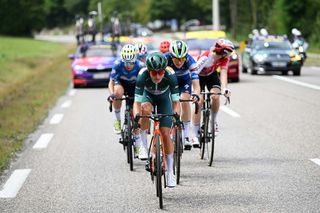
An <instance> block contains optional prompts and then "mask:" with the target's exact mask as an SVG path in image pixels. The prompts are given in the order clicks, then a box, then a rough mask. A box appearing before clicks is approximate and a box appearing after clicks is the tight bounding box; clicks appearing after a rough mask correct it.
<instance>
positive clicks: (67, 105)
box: [61, 100, 72, 108]
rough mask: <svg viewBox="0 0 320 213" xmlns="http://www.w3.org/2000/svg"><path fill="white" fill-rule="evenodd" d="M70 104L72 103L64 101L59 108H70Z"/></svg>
mask: <svg viewBox="0 0 320 213" xmlns="http://www.w3.org/2000/svg"><path fill="white" fill-rule="evenodd" d="M71 103H72V101H70V100H68V101H65V102H64V103H63V104H62V105H61V108H68V107H70V106H71Z"/></svg>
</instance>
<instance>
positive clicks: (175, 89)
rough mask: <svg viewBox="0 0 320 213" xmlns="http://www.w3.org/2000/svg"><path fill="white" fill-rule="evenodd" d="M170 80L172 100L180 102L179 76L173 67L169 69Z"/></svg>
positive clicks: (167, 69)
mask: <svg viewBox="0 0 320 213" xmlns="http://www.w3.org/2000/svg"><path fill="white" fill-rule="evenodd" d="M166 71H167V73H168V80H169V85H170V92H171V99H172V101H179V85H178V80H177V76H176V74H175V72H174V70H173V69H172V68H171V67H167V68H166Z"/></svg>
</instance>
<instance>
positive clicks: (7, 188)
mask: <svg viewBox="0 0 320 213" xmlns="http://www.w3.org/2000/svg"><path fill="white" fill-rule="evenodd" d="M30 172H31V169H17V170H15V171H14V172H13V173H12V174H11V176H10V178H9V179H8V180H7V182H6V183H5V185H4V186H3V190H1V191H0V198H15V197H16V196H17V194H18V192H19V190H20V188H21V187H22V185H23V183H24V181H25V180H26V179H27V177H28V175H29V174H30Z"/></svg>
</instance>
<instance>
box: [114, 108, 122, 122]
mask: <svg viewBox="0 0 320 213" xmlns="http://www.w3.org/2000/svg"><path fill="white" fill-rule="evenodd" d="M120 112H121V109H114V114H115V115H116V119H117V120H118V121H120V120H121V117H120Z"/></svg>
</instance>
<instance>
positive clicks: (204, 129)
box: [199, 92, 230, 166]
mask: <svg viewBox="0 0 320 213" xmlns="http://www.w3.org/2000/svg"><path fill="white" fill-rule="evenodd" d="M201 95H202V97H203V100H204V101H203V106H202V110H201V111H202V122H201V128H200V131H199V133H200V137H199V138H200V140H199V141H200V156H201V159H205V158H207V160H208V165H209V166H212V162H213V157H214V144H215V126H214V125H209V124H210V114H211V97H210V96H211V95H224V94H222V93H220V92H219V93H215V92H201ZM228 103H230V98H229V97H227V98H226V102H225V105H227V104H228ZM211 123H212V122H211Z"/></svg>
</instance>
